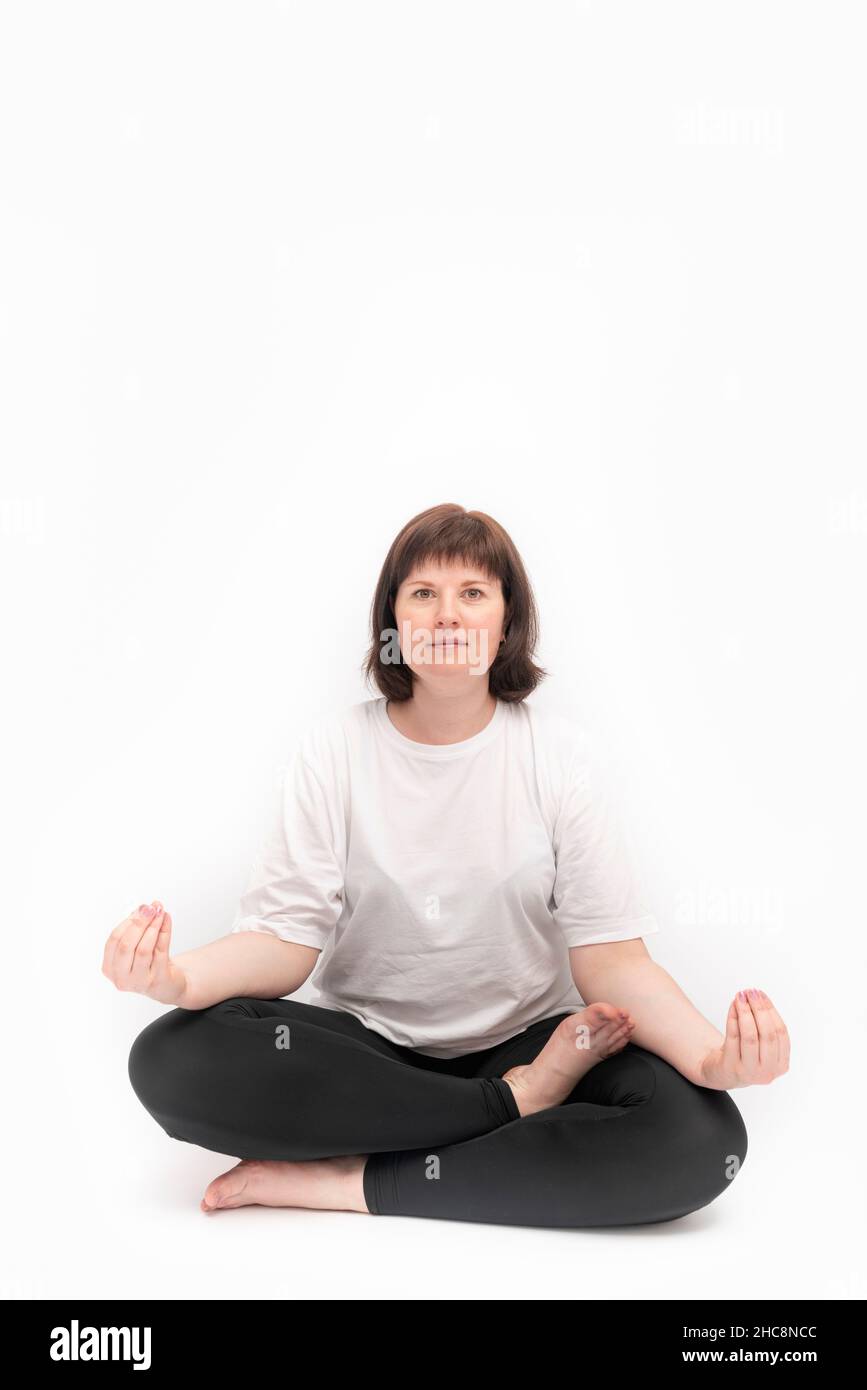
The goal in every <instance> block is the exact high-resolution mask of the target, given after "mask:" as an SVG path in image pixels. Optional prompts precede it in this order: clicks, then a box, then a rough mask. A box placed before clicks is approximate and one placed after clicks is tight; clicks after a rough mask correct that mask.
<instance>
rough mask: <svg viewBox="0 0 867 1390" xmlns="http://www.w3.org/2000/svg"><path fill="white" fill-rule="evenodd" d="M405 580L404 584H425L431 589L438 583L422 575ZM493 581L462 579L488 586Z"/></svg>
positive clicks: (465, 581)
mask: <svg viewBox="0 0 867 1390" xmlns="http://www.w3.org/2000/svg"><path fill="white" fill-rule="evenodd" d="M403 582H404V584H424V585H425V587H426V588H429V589H435V588H436V585H435V583H434V582H433V580H432V579H423V578H422V577H421V576H420V575H419V576H417V577H415V578H411V579H405V580H404V581H403ZM491 582H492V581H491V580H490V579H462V580H461V583H462V584H483V585H486V586H487V585H490V584H491Z"/></svg>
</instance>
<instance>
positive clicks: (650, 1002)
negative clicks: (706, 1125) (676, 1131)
mask: <svg viewBox="0 0 867 1390" xmlns="http://www.w3.org/2000/svg"><path fill="white" fill-rule="evenodd" d="M569 964H570V966H571V969H572V979H573V980H574V981H575V987H576V989H577V990H578V993H579V994H580V995H581V998H582V999H583V1000H585V1002H586V1003H588V1004H592V1003H595V1002H596V1001H597V1000H605V1001H607V1002H608V1003H611V1004H616V1005H618V1006H619V1007H620V1008H622V1009H627V1010H628V1011H629V1013H630V1014H631V1015H632V1017H633V1019H634V1020H635V1024H636V1027H635V1031H634V1033H633V1034H632V1037H631V1039H630V1041H631V1042H634V1043H637V1044H638V1046H639V1047H646V1048H647V1050H648V1051H649V1052H655V1053H656V1054H657V1056H659V1057H662V1058H664V1060H665V1061H666V1062H670V1063H671V1065H672V1066H673V1067H676V1068H677V1070H678V1071H679V1072H681V1073H682V1075H683V1076H685V1077H686V1078H687V1079H688V1080H689V1081H692V1082H694V1083H695V1085H696V1086H702V1085H704V1084H705V1082H704V1081H703V1080H702V1072H701V1066H702V1063H703V1061H704V1059H705V1057H706V1056H707V1055H708V1053H709V1052H711V1051H712V1050H713V1049H715V1048H719V1047H720V1046H721V1045H722V1044H723V1043H724V1041H725V1039H724V1037H723V1034H722V1033H720V1032H719V1030H718V1029H717V1028H714V1026H713V1024H712V1023H709V1022H708V1020H707V1019H706V1018H705V1017H704V1015H703V1014H701V1013H699V1011H698V1009H696V1008H695V1006H694V1005H693V1004H691V1003H690V1001H689V1000H688V999H687V997H686V995H685V994H684V992H683V990H682V989H681V988H680V986H679V985H678V984H677V982H676V981H675V980H674V979H672V977H671V975H669V973H668V971H667V970H664V969H663V967H662V966H661V965H658V964H657V963H656V961H655V960H653V959H652V958H651V956H650V954H649V952H648V950H647V947H646V946H645V944H644V942H643V941H642V939H641V938H640V937H636V938H634V939H632V940H628V941H610V942H603V943H600V944H598V945H596V946H572V947H571V948H570V950H569Z"/></svg>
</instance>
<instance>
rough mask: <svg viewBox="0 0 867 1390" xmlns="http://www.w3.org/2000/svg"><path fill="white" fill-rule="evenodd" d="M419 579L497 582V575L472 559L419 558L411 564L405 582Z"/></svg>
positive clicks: (408, 582)
mask: <svg viewBox="0 0 867 1390" xmlns="http://www.w3.org/2000/svg"><path fill="white" fill-rule="evenodd" d="M419 579H438V580H456V581H457V582H458V583H466V582H467V581H468V580H475V581H481V582H482V583H488V584H496V583H497V579H496V576H495V575H493V574H491V573H489V571H488V570H486V569H485V567H484V565H478V564H473V562H472V560H418V561H416V563H415V564H414V565H411V566H410V568H409V570H408V572H407V577H406V579H405V580H404V581H403V582H404V584H410V583H413V582H415V581H417V580H419Z"/></svg>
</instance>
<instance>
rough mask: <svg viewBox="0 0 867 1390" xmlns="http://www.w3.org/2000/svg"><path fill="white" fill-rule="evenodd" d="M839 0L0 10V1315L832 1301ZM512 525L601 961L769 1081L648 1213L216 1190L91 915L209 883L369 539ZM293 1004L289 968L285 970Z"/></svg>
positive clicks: (342, 610)
mask: <svg viewBox="0 0 867 1390" xmlns="http://www.w3.org/2000/svg"><path fill="white" fill-rule="evenodd" d="M862 25H863V15H862V14H861V12H860V7H859V6H857V5H855V4H834V5H831V6H825V7H822V8H821V9H820V7H819V6H817V5H805V4H795V3H785V4H783V3H764V4H755V3H735V4H729V5H726V6H710V5H706V4H699V5H697V4H695V3H687V2H686V0H684V3H681V4H676V3H658V4H655V5H647V4H641V3H633V4H624V3H619V4H608V5H604V4H601V3H593V2H591V0H587V2H586V3H565V0H564V2H563V3H553V2H548V3H545V4H542V5H530V4H528V3H522V4H514V3H503V0H499V2H498V3H478V0H469V2H467V0H464V2H463V3H460V4H457V3H446V2H444V0H438V3H436V4H433V3H430V4H428V3H424V4H421V3H411V2H410V3H407V0H403V3H397V0H395V3H366V4H364V5H359V4H351V3H345V4H336V3H327V2H326V3H323V2H322V0H319V2H318V3H315V4H314V3H281V4H268V3H259V4H253V3H249V2H248V3H245V4H243V5H242V4H240V3H231V4H226V3H223V4H216V3H213V2H212V3H208V4H205V3H178V0H173V3H171V4H167V3H149V4H130V3H116V2H115V3H105V4H94V3H79V4H76V5H68V4H62V3H57V4H45V3H28V4H26V5H25V4H10V5H7V6H4V8H3V10H2V15H0V393H2V411H0V431H2V434H0V457H2V485H0V582H2V619H3V623H2V652H3V678H2V702H3V713H2V725H0V737H2V744H3V772H2V813H0V814H2V825H0V830H2V849H3V859H4V868H3V903H4V915H5V933H4V943H5V952H4V959H5V988H4V991H3V995H4V997H3V1003H2V1010H0V1012H2V1017H3V1060H4V1073H5V1075H4V1102H3V1103H4V1109H5V1117H6V1121H7V1124H6V1126H5V1129H6V1133H5V1142H4V1145H3V1168H4V1170H5V1171H4V1172H3V1174H2V1181H3V1193H4V1198H3V1207H4V1220H5V1224H6V1228H7V1230H6V1239H5V1240H4V1247H5V1253H4V1256H3V1292H4V1293H5V1295H6V1296H7V1297H13V1298H19V1297H24V1298H30V1297H37V1298H47V1297H66V1296H72V1295H74V1296H80V1297H84V1296H88V1297H100V1296H103V1295H106V1296H107V1295H112V1296H119V1297H125V1298H139V1297H163V1298H188V1297H219V1298H226V1297H239V1298H248V1297H260V1296H261V1297H265V1298H286V1297H288V1298H299V1297H304V1298H307V1297H317V1296H323V1297H337V1298H342V1297H352V1296H355V1295H359V1296H361V1297H380V1296H381V1297H393V1296H399V1297H411V1298H413V1297H424V1298H464V1297H465V1298H470V1299H473V1298H478V1297H485V1298H489V1297H493V1298H504V1297H508V1298H523V1297H527V1298H531V1299H538V1298H545V1297H556V1298H563V1297H574V1298H606V1299H613V1298H627V1299H629V1298H644V1297H651V1298H660V1299H670V1298H675V1297H679V1296H689V1297H699V1298H711V1297H716V1296H722V1297H738V1296H743V1297H749V1298H762V1297H766V1296H774V1297H784V1298H791V1297H800V1296H818V1297H824V1298H851V1297H856V1296H857V1297H863V1296H864V1294H865V1282H864V1274H863V1262H861V1261H860V1248H861V1246H862V1245H863V1238H864V1234H865V1231H864V1206H863V1186H864V1184H863V1149H864V1138H865V1134H864V1104H863V1094H862V1092H863V1038H864V1023H865V1010H864V1004H863V998H864V983H863V982H864V966H865V948H864V940H865V908H864V889H863V884H864V838H865V837H864V825H865V810H864V778H865V771H867V768H865V761H867V760H865V739H864V733H863V718H864V705H865V694H867V691H865V646H864V640H865V639H864V631H865V625H864V595H865V579H867V564H865V558H867V480H865V440H864V407H863V389H864V369H865V347H864V341H865V340H864V322H865V309H867V304H865V272H864V258H863V248H864V245H865V243H867V226H865V221H867V218H865V211H864V204H863V139H864V121H865V114H867V112H865V106H867V98H865V88H864V83H863V72H862V68H863V47H862V43H861V39H862V37H863V34H862ZM446 501H448V502H459V503H461V504H462V505H463V506H466V507H468V508H478V509H481V510H483V511H486V512H488V513H490V514H491V515H493V516H494V517H496V518H497V519H498V520H499V521H500V522H501V523H502V524H503V525H504V526H505V527H506V529H507V530H508V531H509V532H510V534H511V535H512V537H513V539H514V541H515V543H516V545H517V546H518V548H519V550H520V551H521V554H522V556H523V558H524V561H525V563H526V565H527V568H528V570H529V573H530V577H531V580H532V582H533V584H534V587H535V592H536V597H537V600H538V603H539V608H540V612H541V619H542V642H541V647H540V649H539V652H538V658H539V660H540V661H541V663H542V664H543V665H544V666H545V667H546V668H547V669H548V670H549V671H550V673H551V674H550V676H549V679H548V680H547V681H546V682H545V683H544V685H543V686H542V687H540V689H539V690H538V692H537V693H536V695H535V696H534V697H533V698H534V699H535V700H537V701H538V702H539V703H540V704H545V705H550V706H552V707H556V708H559V709H562V710H564V711H567V712H571V713H573V714H574V715H576V716H578V717H583V718H585V719H586V720H588V721H589V722H590V723H591V724H593V725H594V726H595V727H596V728H597V729H598V730H599V731H600V732H601V733H602V734H603V735H604V736H605V737H606V739H607V740H608V747H609V748H610V750H611V755H612V767H613V770H614V772H615V773H616V778H617V784H618V787H619V790H620V795H621V805H622V808H623V814H624V817H625V818H626V821H627V823H628V826H629V829H630V832H631V838H632V842H633V844H634V850H635V855H636V861H637V866H638V868H639V870H640V871H641V873H642V874H643V876H644V881H645V883H646V884H647V891H648V896H649V902H650V907H651V909H652V910H653V911H655V912H656V914H657V916H658V918H659V921H660V926H661V931H660V934H659V935H658V936H655V937H653V938H652V939H649V940H648V947H649V949H650V950H651V953H652V954H653V956H654V957H655V958H656V959H657V960H659V961H660V962H661V963H662V964H663V965H664V966H665V967H666V968H667V969H668V970H669V971H671V973H672V974H673V975H674V976H675V978H676V979H677V980H678V981H679V983H680V984H681V985H682V986H683V988H684V989H685V990H686V991H687V993H688V994H689V996H690V998H691V999H693V1001H694V1002H695V1003H696V1005H697V1006H698V1007H699V1008H700V1009H701V1010H702V1011H703V1012H704V1013H705V1014H706V1016H707V1017H708V1018H710V1019H711V1020H712V1021H713V1022H714V1023H715V1025H716V1026H717V1027H719V1028H722V1026H723V1020H724V1018H725V1012H726V1009H727V1006H728V1003H729V1001H730V999H731V997H732V995H733V993H734V992H735V990H737V989H738V988H742V987H749V986H753V985H756V986H759V987H761V988H764V989H765V990H766V991H767V992H768V993H769V994H770V995H771V997H772V999H773V1000H774V1002H775V1004H776V1005H777V1007H778V1009H779V1010H780V1012H781V1014H782V1015H783V1017H784V1019H785V1021H786V1023H787V1025H788V1027H789V1030H790V1034H791V1038H792V1064H791V1070H790V1072H789V1073H788V1074H787V1075H786V1076H784V1077H781V1078H780V1079H778V1080H777V1081H776V1082H774V1083H773V1084H772V1085H771V1086H769V1087H752V1088H748V1089H746V1090H740V1091H738V1092H736V1093H735V1100H736V1102H737V1104H738V1106H739V1108H740V1109H741V1112H742V1114H743V1116H744V1119H745V1122H746V1124H747V1128H748V1134H749V1145H750V1147H749V1154H748V1157H747V1161H746V1163H745V1165H744V1168H743V1171H742V1173H741V1174H740V1175H739V1179H738V1181H737V1182H736V1183H734V1184H733V1186H732V1189H731V1190H730V1191H728V1192H726V1193H725V1194H724V1195H723V1196H722V1197H721V1198H719V1199H718V1200H717V1201H716V1202H715V1203H712V1204H711V1205H710V1206H709V1207H707V1208H705V1209H703V1210H702V1211H699V1212H697V1213H694V1214H693V1215H692V1216H689V1217H687V1218H685V1219H684V1220H682V1221H680V1222H677V1223H674V1224H670V1225H664V1226H658V1227H647V1228H642V1229H632V1230H630V1229H627V1228H623V1229H620V1230H618V1231H614V1232H611V1231H599V1230H594V1231H569V1230H558V1231H545V1230H531V1229H522V1228H509V1227H505V1226H486V1225H480V1224H473V1223H458V1222H445V1221H444V1222H437V1221H433V1220H426V1221H425V1220H417V1219H407V1218H375V1217H368V1216H364V1215H362V1214H358V1213H355V1214H353V1213H329V1212H326V1213H318V1212H310V1211H300V1210H270V1209H266V1208H262V1207H253V1208H247V1209H241V1210H237V1211H231V1212H225V1213H220V1214H218V1215H217V1216H215V1217H205V1216H204V1215H203V1214H202V1213H201V1212H200V1211H199V1199H200V1197H201V1195H202V1192H203V1191H204V1188H205V1186H206V1184H207V1183H208V1182H209V1181H210V1180H211V1179H212V1178H213V1177H215V1176H216V1175H217V1173H219V1172H222V1171H224V1170H225V1169H226V1168H227V1167H230V1166H232V1164H233V1162H234V1160H233V1159H232V1158H231V1157H228V1158H222V1157H221V1156H219V1155H216V1154H212V1153H209V1152H207V1151H205V1150H202V1149H197V1148H194V1147H193V1146H189V1145H185V1144H180V1143H177V1142H174V1141H171V1140H170V1139H169V1138H168V1137H167V1136H166V1135H165V1133H164V1132H163V1131H162V1130H161V1129H160V1128H159V1127H158V1126H157V1125H156V1124H155V1123H154V1121H153V1120H152V1119H151V1117H150V1116H149V1115H148V1114H147V1112H146V1111H145V1110H144V1109H143V1107H142V1106H141V1105H140V1103H139V1102H138V1100H137V1098H136V1096H135V1094H134V1093H133V1091H132V1089H131V1087H130V1085H129V1081H128V1078H127V1072H126V1064H127V1054H128V1051H129V1047H130V1045H131V1043H132V1041H133V1039H134V1037H135V1036H136V1034H137V1032H138V1031H140V1029H141V1028H142V1027H144V1026H145V1024H146V1023H147V1022H149V1021H150V1019H152V1018H153V1017H155V1016H156V1014H157V1013H158V1012H159V1011H160V1008H161V1006H158V1005H154V1004H153V1003H151V1002H150V1001H148V1000H146V999H143V998H141V997H137V996H135V997H134V996H130V995H125V994H119V993H117V992H116V991H115V990H114V989H113V987H112V986H111V985H110V984H109V982H108V981H107V980H106V979H105V978H104V977H103V976H102V974H101V972H100V965H101V961H102V952H103V946H104V943H105V939H106V937H107V936H108V934H109V932H110V931H111V930H112V928H113V927H114V926H115V925H116V923H117V922H118V921H119V920H121V918H123V917H124V916H126V914H127V913H128V912H129V911H131V910H132V909H133V908H134V907H135V906H136V905H137V904H138V903H139V902H141V901H145V900H149V899H151V898H160V899H161V900H162V901H163V902H164V903H165V904H166V905H167V906H168V908H169V910H170V911H171V913H172V915H173V919H174V923H175V932H174V946H175V949H177V950H185V949H189V948H191V947H194V946H196V945H198V944H202V943H204V942H206V941H209V940H211V939H213V938H215V937H217V936H220V935H223V934H224V933H225V932H226V931H227V930H228V928H229V925H230V923H231V921H232V918H233V916H234V913H235V911H236V908H237V900H238V896H239V894H240V892H241V890H242V888H243V886H244V883H245V881H246V877H247V874H248V871H249V868H250V864H251V861H252V858H253V855H254V853H255V851H256V848H257V846H258V843H259V839H260V836H261V833H262V831H263V829H264V827H265V824H266V821H267V817H268V812H269V809H270V806H271V804H272V798H273V796H274V794H275V780H274V779H275V775H276V770H277V768H278V766H279V764H280V762H281V760H282V759H283V757H284V755H285V753H286V751H287V749H288V747H289V746H290V743H291V741H292V740H293V738H294V736H295V734H296V731H297V730H299V729H300V728H301V727H302V726H303V725H304V724H305V723H306V721H308V720H309V719H310V718H311V717H313V716H314V715H316V714H318V713H319V712H320V711H324V710H330V709H335V710H336V709H339V708H342V707H343V706H345V705H346V704H348V703H349V702H352V701H355V700H359V699H363V698H366V697H368V696H370V695H372V694H375V693H376V692H373V691H370V690H369V689H367V688H365V687H364V686H363V685H362V682H361V679H360V676H359V665H360V662H361V660H362V658H363V655H364V651H365V645H366V640H367V620H368V612H369V605H370V600H371V597H372V593H373V588H374V585H375V582H376V578H377V575H378V573H379V569H380V566H381V564H382V561H383V559H384V556H385V552H386V550H387V548H388V545H389V544H390V542H391V540H392V538H393V536H394V534H395V533H396V532H397V530H398V529H399V528H400V527H401V526H402V525H403V524H404V523H405V522H406V521H407V520H408V519H409V517H411V516H412V515H414V514H415V513H416V512H417V511H420V510H421V509H423V508H425V507H428V506H432V505H434V504H436V503H439V502H446ZM301 997H302V998H304V997H306V991H303V992H302V995H301Z"/></svg>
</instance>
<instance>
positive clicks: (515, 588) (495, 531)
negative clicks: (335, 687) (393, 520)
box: [362, 502, 549, 703]
mask: <svg viewBox="0 0 867 1390" xmlns="http://www.w3.org/2000/svg"><path fill="white" fill-rule="evenodd" d="M427 560H430V561H436V560H439V561H442V562H444V563H451V562H454V561H462V562H463V563H464V564H467V565H471V566H473V568H475V569H479V570H480V571H481V572H482V573H483V574H487V575H490V576H491V578H492V579H499V581H500V584H501V586H502V590H503V598H504V600H505V616H504V620H503V632H504V636H505V641H503V642H501V643H500V650H499V651H498V652H497V655H496V657H495V658H494V660H493V662H492V663H491V665H490V666H489V667H488V688H489V690H490V692H491V694H492V695H494V696H496V698H497V699H498V700H505V701H507V702H516V701H518V700H524V699H526V697H527V696H528V695H529V694H530V693H531V692H532V691H533V690H535V688H536V686H537V685H538V684H539V682H540V681H542V680H544V679H545V677H546V676H547V675H548V674H549V673H548V672H547V671H546V670H544V669H543V667H541V666H537V665H536V663H535V662H534V661H533V659H532V653H533V651H534V649H535V646H536V643H537V641H538V637H539V615H538V611H537V608H536V600H535V599H534V597H533V590H532V589H531V587H530V581H529V579H528V578H527V573H526V571H525V569H524V565H523V563H522V561H521V557H520V555H519V554H518V552H517V550H516V549H515V545H514V543H513V541H512V538H511V537H510V536H509V535H508V533H507V532H506V531H504V530H503V527H502V526H500V524H499V522H497V521H495V520H494V518H493V517H492V516H488V515H487V513H486V512H475V511H473V512H468V511H467V509H466V507H459V506H458V505H457V503H455V502H444V503H443V504H442V505H441V506H439V507H428V509H427V510H426V511H423V512H419V513H418V515H417V516H414V517H413V518H412V519H411V520H410V521H408V522H407V523H406V525H405V526H404V527H403V529H402V530H401V531H399V532H398V534H397V535H396V536H395V538H394V540H393V541H392V543H391V546H390V548H389V551H388V554H387V555H386V557H385V562H384V564H383V566H382V570H381V572H380V575H379V580H378V581H377V585H376V592H375V593H374V596H373V602H372V604H371V607H370V648H369V650H368V653H367V656H366V657H365V659H364V661H363V663H362V673H363V675H364V676H365V679H366V680H367V681H368V682H370V681H371V680H372V681H373V682H374V684H375V685H376V686H377V687H378V688H379V690H380V692H381V693H382V694H383V695H385V696H386V698H387V699H389V700H394V701H395V703H400V702H401V701H403V700H409V699H411V697H412V687H413V671H412V668H411V667H410V666H409V665H408V664H407V662H406V661H405V660H404V658H403V655H402V654H401V659H400V661H399V662H394V663H385V662H383V661H382V660H381V659H380V658H381V650H382V642H383V640H384V639H383V638H382V636H381V634H382V633H383V632H385V631H386V629H387V630H388V631H389V632H396V631H397V619H396V617H395V613H394V601H395V598H396V596H397V591H398V589H399V588H400V586H401V584H402V583H403V581H404V580H405V579H406V577H407V575H408V574H409V573H410V572H411V571H412V569H413V568H414V567H415V566H416V565H419V566H421V565H422V564H423V563H424V562H425V561H427Z"/></svg>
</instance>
